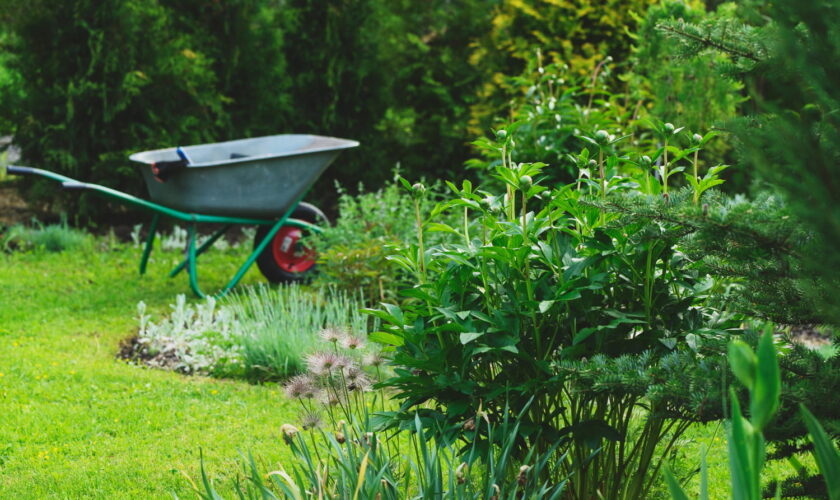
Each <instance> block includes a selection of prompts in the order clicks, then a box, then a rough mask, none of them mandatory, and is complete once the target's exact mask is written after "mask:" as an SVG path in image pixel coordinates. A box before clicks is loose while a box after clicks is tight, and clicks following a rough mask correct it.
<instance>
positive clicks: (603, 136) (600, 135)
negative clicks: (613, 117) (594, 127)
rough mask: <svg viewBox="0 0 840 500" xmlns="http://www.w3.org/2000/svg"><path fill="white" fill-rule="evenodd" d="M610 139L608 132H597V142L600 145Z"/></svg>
mask: <svg viewBox="0 0 840 500" xmlns="http://www.w3.org/2000/svg"><path fill="white" fill-rule="evenodd" d="M609 139H610V133H609V132H607V131H606V130H599V131H597V132H595V140H596V141H598V143H599V144H603V143H605V142H607V141H608V140H609Z"/></svg>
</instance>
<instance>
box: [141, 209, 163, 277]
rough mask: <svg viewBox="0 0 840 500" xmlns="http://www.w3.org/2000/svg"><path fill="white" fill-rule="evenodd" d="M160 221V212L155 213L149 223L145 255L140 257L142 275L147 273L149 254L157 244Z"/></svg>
mask: <svg viewBox="0 0 840 500" xmlns="http://www.w3.org/2000/svg"><path fill="white" fill-rule="evenodd" d="M158 221H160V214H155V216H154V217H152V223H151V224H150V225H149V235H148V236H146V246H145V247H143V257H141V258H140V275H141V276H142V275H144V274H146V264H148V263H149V255H150V254H151V253H152V248H153V247H154V245H155V234H156V233H157V226H158Z"/></svg>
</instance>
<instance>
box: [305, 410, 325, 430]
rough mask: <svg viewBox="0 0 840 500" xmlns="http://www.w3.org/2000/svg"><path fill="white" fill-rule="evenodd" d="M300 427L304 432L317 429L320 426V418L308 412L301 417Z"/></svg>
mask: <svg viewBox="0 0 840 500" xmlns="http://www.w3.org/2000/svg"><path fill="white" fill-rule="evenodd" d="M300 425H301V427H303V430H305V431H308V430H312V429H317V428H318V427H320V426H321V416H320V415H318V414H317V413H315V412H309V413H307V414H305V415H304V416H303V418H302V419H301V422H300Z"/></svg>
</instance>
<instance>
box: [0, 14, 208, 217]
mask: <svg viewBox="0 0 840 500" xmlns="http://www.w3.org/2000/svg"><path fill="white" fill-rule="evenodd" d="M5 8H7V9H9V10H11V11H12V13H13V15H12V16H11V18H12V20H13V23H12V27H13V31H14V37H13V38H12V43H11V45H10V49H11V52H12V54H13V57H12V58H11V60H10V61H9V68H10V69H11V70H12V71H14V72H15V73H16V74H17V75H19V77H20V78H19V82H18V84H19V85H20V87H15V88H11V89H7V90H8V91H9V92H12V91H22V92H21V95H20V96H19V99H17V100H15V101H13V102H14V105H11V106H8V107H7V108H8V109H6V112H7V113H10V114H11V115H12V118H11V119H12V120H13V121H14V123H16V124H17V129H16V130H15V131H14V135H15V142H16V144H17V145H19V146H20V147H21V150H22V156H23V158H24V159H25V160H26V161H27V162H31V163H33V164H34V165H37V166H41V167H46V168H49V169H52V170H55V171H58V172H60V173H63V174H66V175H69V176H71V177H74V178H78V179H80V180H84V181H98V182H102V183H105V184H108V185H109V186H111V187H114V188H116V189H120V190H123V191H127V192H130V193H137V192H138V188H140V185H141V184H142V183H138V182H137V180H138V179H139V176H138V173H137V172H136V171H135V168H134V167H132V166H130V165H128V162H127V161H126V158H127V155H128V154H129V153H131V152H134V151H138V150H143V149H149V148H153V147H156V146H157V147H162V146H167V145H172V144H179V143H184V144H189V143H196V142H205V141H206V140H210V139H212V138H213V137H214V135H215V130H217V128H216V127H217V126H218V124H219V121H220V120H221V119H222V118H223V114H224V113H223V103H224V97H223V96H222V95H221V94H220V93H219V92H218V91H217V89H216V88H215V83H216V76H215V75H214V74H213V72H212V62H211V61H210V60H209V59H208V58H207V57H206V56H205V55H204V54H202V53H201V52H200V50H199V49H198V48H197V47H196V46H195V45H194V44H193V42H194V41H193V40H191V39H190V37H189V36H187V35H186V34H184V33H183V32H181V31H180V30H178V29H175V26H173V23H172V16H171V12H170V11H169V10H168V9H166V8H165V7H163V6H162V5H160V3H158V2H146V1H128V2H125V1H114V0H108V1H106V2H91V1H89V0H74V1H69V2H62V3H61V4H60V5H59V4H55V5H53V4H52V3H50V2H42V1H37V2H7V3H6V4H5ZM24 181H25V182H26V183H27V186H29V188H28V190H27V191H28V197H32V198H35V199H39V200H43V199H50V200H51V201H52V200H53V199H54V197H55V186H52V185H51V186H49V187H48V188H47V187H45V185H46V181H43V182H42V181H32V180H27V179H24ZM47 193H49V194H47ZM92 199H93V198H92V197H90V196H89V195H86V194H83V195H82V196H81V198H79V197H78V193H74V194H73V196H72V197H67V202H66V206H67V207H69V209H68V212H72V213H76V214H78V215H79V216H81V217H88V216H90V215H92V214H94V213H95V212H96V211H97V210H100V209H101V207H102V206H104V205H103V204H102V202H101V200H98V201H97V202H96V204H92V202H91V200H92Z"/></svg>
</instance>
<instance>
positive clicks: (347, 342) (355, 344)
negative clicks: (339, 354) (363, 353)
mask: <svg viewBox="0 0 840 500" xmlns="http://www.w3.org/2000/svg"><path fill="white" fill-rule="evenodd" d="M341 345H343V346H344V348H345V349H350V350H351V351H355V350H356V349H361V348H362V347H364V346H365V341H364V340H363V339H362V338H360V337H357V336H355V335H345V336H344V337H343V338H342V339H341Z"/></svg>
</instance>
